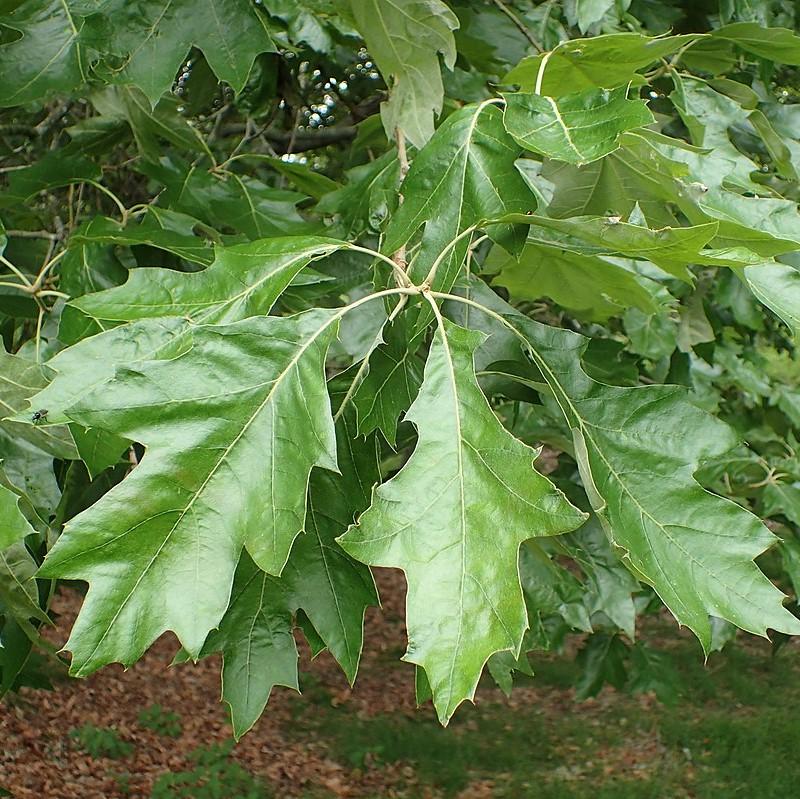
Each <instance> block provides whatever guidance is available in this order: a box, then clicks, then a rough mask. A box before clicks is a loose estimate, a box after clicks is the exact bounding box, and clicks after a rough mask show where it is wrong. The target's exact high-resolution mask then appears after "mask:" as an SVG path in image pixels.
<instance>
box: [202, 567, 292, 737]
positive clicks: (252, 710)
mask: <svg viewBox="0 0 800 799" xmlns="http://www.w3.org/2000/svg"><path fill="white" fill-rule="evenodd" d="M292 628H293V624H292V614H291V611H290V610H289V603H288V601H287V596H286V590H285V588H284V587H283V585H282V584H281V581H280V580H278V579H276V578H275V577H270V575H268V574H267V573H266V572H263V571H261V569H259V568H258V566H256V564H255V563H253V561H252V559H251V558H250V557H249V556H248V555H247V554H246V553H244V554H243V555H242V559H241V561H240V562H239V566H238V568H237V570H236V577H235V578H234V581H233V589H232V590H231V602H230V605H229V606H228V610H227V611H226V612H225V616H224V617H223V619H222V621H221V622H220V624H219V629H218V630H215V631H214V632H212V633H211V635H210V636H209V637H208V641H206V644H205V646H204V647H203V654H210V653H211V652H222V698H223V699H224V700H225V702H227V703H228V705H229V706H230V709H231V726H232V727H233V736H234V738H236V740H238V739H239V738H241V737H242V735H244V734H245V733H246V732H247V731H248V730H249V729H250V728H251V727H252V726H253V725H254V724H255V723H256V721H258V718H259V716H260V715H261V714H262V713H263V712H264V708H265V707H266V704H267V701H268V700H269V695H270V693H272V689H273V688H274V687H275V686H276V685H283V686H286V687H287V688H293V689H294V690H295V691H299V690H300V686H299V684H298V681H297V657H298V655H297V645H296V644H295V640H294V635H293V633H292Z"/></svg>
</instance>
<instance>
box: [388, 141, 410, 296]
mask: <svg viewBox="0 0 800 799" xmlns="http://www.w3.org/2000/svg"><path fill="white" fill-rule="evenodd" d="M394 136H395V139H396V141H397V160H398V161H399V162H400V185H399V187H398V190H397V203H398V206H400V205H402V204H403V200H404V199H405V198H404V197H403V192H402V191H401V189H402V188H403V182H404V181H405V179H406V175H407V174H408V153H407V152H406V137H405V136H404V135H403V131H402V130H401V129H400V128H395V129H394ZM392 260H393V261H394V262H395V265H396V269H395V280H396V281H397V285H398V286H402V285H405V283H407V282H408V281H407V279H406V281H405V283H404V282H403V280H402V278H400V279H399V280H398V274H397V271H398V270H399V271H400V272H402V273H403V275H405V274H406V273H407V272H408V262H407V260H406V245H405V242H403V244H401V245H400V247H399V248H398V250H397V252H395V254H394V255H393V256H392Z"/></svg>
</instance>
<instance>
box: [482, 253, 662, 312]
mask: <svg viewBox="0 0 800 799" xmlns="http://www.w3.org/2000/svg"><path fill="white" fill-rule="evenodd" d="M487 266H490V268H491V269H492V270H495V269H498V270H499V273H498V275H497V277H495V278H494V279H493V283H494V284H497V285H499V286H504V287H505V288H507V289H508V290H509V292H510V293H511V294H512V296H514V297H515V298H519V299H528V300H538V299H540V298H541V297H550V298H551V299H552V300H554V301H555V302H557V303H558V304H559V305H560V306H562V307H563V308H569V309H570V310H572V311H574V312H575V313H576V314H577V315H578V316H581V317H586V318H589V319H596V320H598V321H603V320H606V319H608V318H609V317H610V316H614V315H616V314H618V313H620V311H621V310H623V309H624V308H627V307H635V308H639V309H640V310H642V311H645V312H647V313H655V312H656V311H657V310H658V308H659V305H658V303H657V302H656V301H655V299H654V296H655V289H656V288H657V286H656V284H654V283H652V281H649V280H648V279H647V278H643V277H641V276H639V275H637V274H636V273H635V272H633V271H631V270H630V269H627V268H625V266H623V265H620V264H616V263H614V262H613V261H609V260H606V259H603V258H598V257H596V256H593V255H581V254H579V253H573V252H569V251H568V250H562V249H559V248H557V247H547V246H543V245H541V244H537V243H534V242H529V243H528V244H527V245H525V249H524V250H523V251H522V254H521V255H520V258H519V260H517V259H515V258H512V257H511V256H509V255H507V254H504V253H502V251H500V252H498V251H497V250H496V249H495V250H493V251H492V253H491V256H490V258H489V259H488V260H487Z"/></svg>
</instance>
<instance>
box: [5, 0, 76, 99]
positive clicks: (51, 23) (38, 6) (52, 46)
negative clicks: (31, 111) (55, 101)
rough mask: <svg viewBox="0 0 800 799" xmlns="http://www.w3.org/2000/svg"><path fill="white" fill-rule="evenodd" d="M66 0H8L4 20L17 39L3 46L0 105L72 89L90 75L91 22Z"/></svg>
mask: <svg viewBox="0 0 800 799" xmlns="http://www.w3.org/2000/svg"><path fill="white" fill-rule="evenodd" d="M74 5H75V4H74V3H67V2H65V0H27V1H26V2H21V3H11V4H8V3H5V4H4V5H3V7H2V8H0V25H2V26H4V27H7V28H10V29H11V30H12V31H18V32H19V34H21V35H20V37H19V38H17V39H15V40H12V41H11V42H8V43H6V44H2V45H0V106H13V105H22V104H23V103H29V102H31V101H33V100H38V99H40V98H42V97H46V96H47V95H50V94H53V93H55V92H68V91H71V90H72V89H74V88H76V87H77V86H79V85H80V84H81V83H83V82H84V81H85V80H86V77H87V71H88V69H89V66H90V62H91V50H90V49H89V47H88V46H87V43H88V42H89V41H91V39H92V36H91V33H90V31H91V28H92V26H91V24H90V23H89V21H87V19H86V17H85V16H80V15H78V14H75V13H74V12H73V11H72V10H71V6H74Z"/></svg>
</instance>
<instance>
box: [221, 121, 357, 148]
mask: <svg viewBox="0 0 800 799" xmlns="http://www.w3.org/2000/svg"><path fill="white" fill-rule="evenodd" d="M244 132H245V126H244V125H243V124H236V125H223V127H222V134H223V135H225V136H241V135H242V134H243V133H244ZM357 133H358V129H357V128H356V127H355V125H343V126H341V127H332V128H317V129H316V130H298V131H296V132H295V134H294V140H292V133H291V132H290V131H285V130H265V131H264V132H263V133H262V134H261V135H262V136H264V138H265V139H266V140H267V141H268V142H269V143H270V144H271V145H272V146H273V147H274V148H275V150H276V152H278V153H279V154H280V153H288V152H289V147H290V145H291V151H292V152H293V153H302V152H305V151H306V150H317V149H319V148H321V147H327V146H328V145H330V144H339V143H341V142H348V141H352V140H353V139H355V137H356V134H357Z"/></svg>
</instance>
